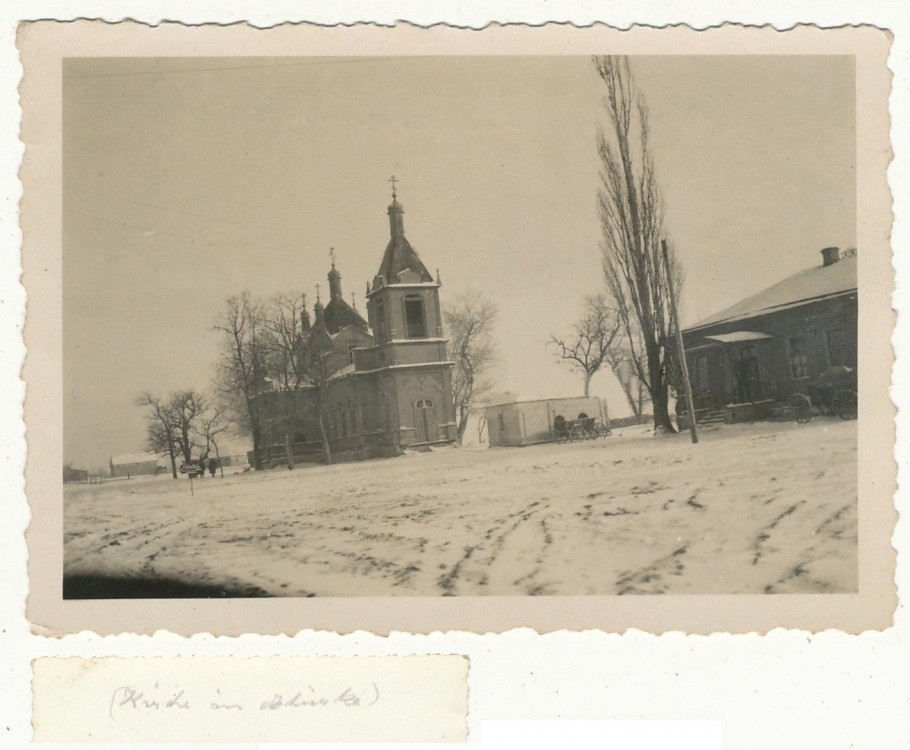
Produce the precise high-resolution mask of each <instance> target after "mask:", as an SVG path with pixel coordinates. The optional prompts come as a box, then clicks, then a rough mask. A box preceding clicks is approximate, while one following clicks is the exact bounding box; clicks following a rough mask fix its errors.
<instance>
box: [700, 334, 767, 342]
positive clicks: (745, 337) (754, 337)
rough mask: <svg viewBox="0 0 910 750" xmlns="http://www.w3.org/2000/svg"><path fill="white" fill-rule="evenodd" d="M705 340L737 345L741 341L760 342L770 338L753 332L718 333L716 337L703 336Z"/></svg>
mask: <svg viewBox="0 0 910 750" xmlns="http://www.w3.org/2000/svg"><path fill="white" fill-rule="evenodd" d="M705 338H706V339H711V340H712V341H720V342H721V343H722V344H739V343H741V342H743V341H761V340H762V339H770V338H772V337H771V336H769V335H768V334H767V333H756V332H755V331H733V333H718V334H717V335H716V336H705Z"/></svg>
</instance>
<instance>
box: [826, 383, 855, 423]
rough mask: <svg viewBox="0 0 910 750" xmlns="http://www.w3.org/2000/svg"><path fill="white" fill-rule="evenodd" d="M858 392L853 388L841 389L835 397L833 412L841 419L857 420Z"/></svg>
mask: <svg viewBox="0 0 910 750" xmlns="http://www.w3.org/2000/svg"><path fill="white" fill-rule="evenodd" d="M856 401H857V399H856V391H854V390H853V389H852V388H841V389H840V390H839V391H838V392H837V394H835V396H834V400H833V404H832V407H833V408H832V411H833V412H834V413H836V414H837V416H839V417H840V418H841V419H856V417H857V413H858V411H857V404H856Z"/></svg>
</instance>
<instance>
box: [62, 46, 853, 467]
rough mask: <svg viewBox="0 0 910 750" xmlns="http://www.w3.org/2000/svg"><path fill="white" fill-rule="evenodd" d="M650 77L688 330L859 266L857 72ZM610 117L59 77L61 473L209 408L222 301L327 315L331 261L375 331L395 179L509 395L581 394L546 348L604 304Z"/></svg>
mask: <svg viewBox="0 0 910 750" xmlns="http://www.w3.org/2000/svg"><path fill="white" fill-rule="evenodd" d="M632 65H633V71H634V74H635V76H636V80H637V82H638V85H639V87H640V88H641V90H642V91H643V92H644V94H645V96H646V99H647V102H648V105H649V107H650V111H651V125H652V146H653V149H654V153H655V159H656V166H657V174H658V178H659V180H660V183H661V187H662V190H663V195H664V199H665V201H666V204H667V216H666V218H667V222H666V229H667V233H668V236H669V237H670V239H671V241H672V242H673V243H674V244H675V246H676V248H677V252H678V254H679V258H680V260H681V262H682V264H683V268H684V272H685V289H684V292H683V300H682V304H683V319H684V321H686V322H693V321H694V320H696V319H698V318H700V317H704V316H706V315H708V314H710V313H712V312H714V311H715V310H717V309H720V308H722V307H725V306H726V305H728V304H730V303H732V302H734V301H736V300H737V299H739V298H741V297H744V296H746V295H748V294H751V293H752V292H755V291H757V290H758V289H761V288H762V287H764V286H767V285H768V284H771V283H773V282H775V281H777V280H779V279H780V278H782V277H784V276H786V275H788V274H790V273H793V272H795V271H797V270H799V269H801V268H805V267H808V266H811V265H814V264H816V263H818V262H819V259H820V256H819V252H818V251H819V250H820V249H821V248H822V247H824V246H826V245H831V244H834V245H842V246H852V245H853V244H855V239H854V238H855V232H856V229H855V227H856V209H855V175H854V169H855V131H854V120H855V105H854V67H853V60H852V58H847V57H811V56H799V57H797V56H793V57H754V56H751V57H648V58H633V61H632ZM600 100H601V89H600V85H599V79H598V78H597V76H596V74H595V73H594V70H593V67H592V66H591V63H590V61H589V60H588V58H582V57H561V58H527V57H522V58H511V57H496V58H492V57H484V58H411V59H407V58H383V59H376V58H371V59H365V58H363V59H331V60H314V59H305V58H293V59H288V58H283V59H259V58H256V59H251V58H231V59H225V58H221V59H217V60H212V59H168V60H155V59H149V58H146V59H94V60H70V61H67V63H66V65H65V68H64V170H63V183H64V185H63V187H64V216H63V237H64V247H63V256H64V261H63V273H64V284H63V302H64V308H63V309H64V458H65V460H67V461H72V462H74V463H75V464H76V465H77V466H85V467H96V466H100V465H103V464H105V463H106V462H107V458H108V457H109V456H110V455H111V454H117V453H126V452H133V451H138V450H141V449H142V447H143V442H144V435H143V422H142V412H141V410H140V409H138V408H136V407H135V406H133V402H134V399H135V397H136V396H137V394H138V393H139V392H141V391H143V390H152V391H155V392H158V393H161V394H165V393H167V392H168V391H170V390H173V389H175V388H179V387H197V388H203V389H204V388H207V387H208V385H209V382H210V380H211V376H212V372H213V364H214V361H215V356H216V351H217V346H218V337H217V335H216V334H215V333H214V332H212V330H211V327H212V323H213V321H214V320H215V318H216V317H217V315H218V313H219V311H220V309H221V308H222V305H223V301H224V299H225V297H227V296H228V295H230V294H234V293H236V292H238V291H240V290H241V289H243V288H244V287H247V288H249V289H250V290H251V291H252V292H253V293H255V294H258V295H263V296H267V295H270V294H272V293H274V292H278V291H287V292H299V291H306V292H308V293H309V294H310V296H311V298H312V296H313V293H314V287H315V284H316V283H320V284H321V285H323V289H325V274H326V273H327V271H328V269H329V255H328V253H329V248H330V247H334V248H335V251H336V255H337V258H338V268H339V270H340V271H341V273H342V276H343V282H342V283H343V286H344V291H345V295H346V296H347V297H348V299H350V293H351V292H354V293H355V294H356V298H357V305H358V307H359V308H360V309H361V310H363V291H364V286H365V283H366V281H367V280H368V279H372V277H373V275H374V274H375V272H376V269H377V268H378V265H379V261H380V259H381V257H382V253H383V250H384V249H385V245H386V242H387V240H388V221H387V217H386V214H385V210H386V207H387V205H388V203H389V199H390V194H389V183H388V178H389V176H390V175H391V174H392V173H395V175H396V176H397V177H398V178H399V199H400V201H401V202H402V204H403V205H404V207H405V230H406V234H407V236H408V238H409V240H410V241H411V243H412V244H413V245H414V247H415V248H416V249H417V251H418V253H420V256H421V258H422V259H423V261H424V263H425V264H426V265H427V267H428V268H430V269H432V270H435V269H436V268H438V269H439V270H440V273H441V275H442V281H443V284H444V286H443V289H442V298H443V302H445V300H447V299H451V298H453V297H454V296H455V295H457V294H459V293H460V292H463V291H464V290H466V289H469V288H471V287H477V288H480V289H481V290H483V291H485V292H486V293H488V294H489V295H490V296H491V297H493V298H494V299H495V300H496V301H497V303H498V305H499V309H500V320H499V323H498V327H497V339H498V343H499V349H500V351H501V364H500V366H499V368H498V369H497V372H496V379H497V385H498V387H499V389H500V390H510V391H513V392H516V393H518V394H520V395H521V396H524V397H538V396H561V395H576V394H577V393H578V392H579V391H580V388H581V378H580V377H579V376H577V375H576V374H574V373H572V372H571V371H569V370H568V369H566V368H565V367H564V366H562V365H560V364H558V363H557V362H556V361H555V359H554V357H553V355H552V353H551V352H550V351H549V350H548V349H547V348H546V346H545V342H546V340H547V338H548V336H549V334H551V333H554V332H558V331H560V330H562V329H564V328H566V327H567V326H568V325H569V324H570V323H571V321H572V319H573V317H574V316H575V315H576V313H577V311H578V303H579V300H580V298H581V297H582V296H583V295H584V294H586V293H590V292H594V291H597V290H598V289H599V288H600V284H601V272H600V261H599V257H600V251H599V240H600V231H599V227H598V223H597V214H596V194H597V182H598V176H597V170H598V164H597V157H596V151H595V134H596V128H597V123H598V122H599V121H601V120H602V119H603V116H602V110H601V104H600ZM593 391H594V393H595V395H601V396H604V397H606V398H607V400H608V402H609V406H610V411H611V414H614V415H617V416H619V415H622V414H626V413H628V412H627V408H626V406H625V404H624V403H623V400H622V398H621V396H620V394H619V392H618V390H617V389H616V388H615V385H614V384H613V383H611V379H610V378H609V377H608V376H607V375H599V376H598V377H597V378H595V380H594V384H593Z"/></svg>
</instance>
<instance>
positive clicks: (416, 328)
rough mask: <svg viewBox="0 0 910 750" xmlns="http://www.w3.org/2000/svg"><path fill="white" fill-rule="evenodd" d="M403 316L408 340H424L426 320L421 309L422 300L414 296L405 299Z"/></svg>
mask: <svg viewBox="0 0 910 750" xmlns="http://www.w3.org/2000/svg"><path fill="white" fill-rule="evenodd" d="M404 316H405V321H406V323H407V332H408V338H409V339H425V338H426V337H427V319H426V315H425V313H424V309H423V298H422V297H418V296H416V295H415V296H409V297H405V300H404Z"/></svg>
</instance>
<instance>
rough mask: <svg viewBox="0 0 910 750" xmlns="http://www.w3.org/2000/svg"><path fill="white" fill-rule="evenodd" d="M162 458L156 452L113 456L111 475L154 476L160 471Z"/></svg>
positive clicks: (117, 476) (115, 476)
mask: <svg viewBox="0 0 910 750" xmlns="http://www.w3.org/2000/svg"><path fill="white" fill-rule="evenodd" d="M159 463H160V459H159V458H158V456H156V455H155V454H154V453H129V454H126V455H122V456H111V460H110V466H111V477H113V478H115V479H116V478H119V477H127V478H128V477H138V476H154V475H155V474H157V473H158V466H159Z"/></svg>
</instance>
